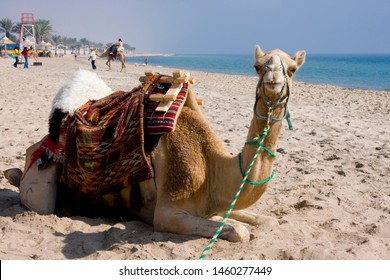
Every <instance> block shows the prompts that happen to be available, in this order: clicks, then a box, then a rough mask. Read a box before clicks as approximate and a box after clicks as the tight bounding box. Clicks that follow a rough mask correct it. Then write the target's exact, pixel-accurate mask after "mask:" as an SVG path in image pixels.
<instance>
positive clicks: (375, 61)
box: [126, 54, 390, 91]
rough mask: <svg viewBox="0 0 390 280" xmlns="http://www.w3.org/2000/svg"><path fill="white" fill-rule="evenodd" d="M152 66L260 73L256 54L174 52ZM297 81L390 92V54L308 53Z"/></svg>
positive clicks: (142, 61)
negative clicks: (188, 53) (254, 55)
mask: <svg viewBox="0 0 390 280" xmlns="http://www.w3.org/2000/svg"><path fill="white" fill-rule="evenodd" d="M145 58H146V57H142V56H140V57H127V58H126V61H127V63H130V64H139V65H143V64H145ZM148 65H149V66H154V67H159V66H161V67H170V68H179V69H186V70H200V71H205V72H212V73H225V74H236V75H245V76H256V73H255V70H254V68H253V55H244V54H242V55H179V54H178V55H172V56H150V57H148ZM294 80H295V81H299V82H304V83H310V84H323V85H335V86H341V87H346V88H352V89H373V90H385V91H390V54H389V55H382V54H381V55H379V54H375V55H368V54H367V55H357V54H353V55H345V54H343V55H341V54H340V55H334V54H332V55H325V54H307V55H306V61H305V64H304V65H303V66H302V67H301V68H300V69H299V70H298V71H297V72H296V75H295V78H294Z"/></svg>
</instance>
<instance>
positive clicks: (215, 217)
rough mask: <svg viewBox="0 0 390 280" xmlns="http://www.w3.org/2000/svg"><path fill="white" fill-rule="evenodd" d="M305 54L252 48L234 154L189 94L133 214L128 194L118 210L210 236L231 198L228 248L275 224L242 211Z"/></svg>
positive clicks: (258, 180)
mask: <svg viewBox="0 0 390 280" xmlns="http://www.w3.org/2000/svg"><path fill="white" fill-rule="evenodd" d="M305 56H306V53H305V51H298V52H296V53H295V55H294V56H289V55H288V54H287V53H285V52H283V51H281V50H279V49H277V50H272V51H269V52H267V53H265V52H263V51H262V49H261V48H260V47H259V46H256V48H255V54H254V58H255V63H254V68H255V70H256V72H257V75H258V76H259V82H258V85H257V87H256V98H255V100H254V107H253V117H252V120H251V122H250V126H249V131H248V134H247V136H246V139H245V144H244V146H243V148H242V150H241V152H240V153H239V154H238V155H231V154H230V153H229V152H228V151H227V150H226V149H225V147H224V145H223V144H222V142H221V141H220V140H219V139H218V137H217V136H216V134H215V133H214V132H213V131H212V130H211V128H210V127H209V125H208V124H207V120H206V118H205V117H204V115H203V113H202V111H201V109H200V107H199V105H198V104H197V102H196V98H195V97H194V94H189V95H188V97H187V100H186V103H185V106H184V107H183V109H182V111H181V114H180V117H179V119H178V122H177V125H176V129H175V130H174V132H171V133H168V134H165V135H164V136H162V137H161V139H160V141H159V143H158V145H157V146H156V148H155V149H154V150H153V153H152V162H153V168H154V178H152V179H148V180H145V181H142V182H139V191H140V197H141V201H140V202H141V206H140V208H138V209H136V210H134V208H132V205H131V201H132V200H131V198H132V195H133V193H132V192H131V190H130V188H125V189H122V190H121V192H120V200H121V203H122V205H123V207H124V208H125V209H128V210H127V211H129V212H131V213H132V215H133V216H136V217H137V218H138V219H140V220H142V221H144V222H146V223H148V224H151V225H153V228H154V230H155V231H159V232H169V233H176V234H184V235H196V236H200V237H207V238H210V237H212V236H213V235H214V233H215V231H216V230H217V229H218V227H219V225H220V222H221V220H222V217H223V216H224V215H225V213H226V212H227V210H228V208H230V207H231V205H232V201H234V199H235V200H236V203H235V205H234V209H232V211H231V213H230V217H229V218H230V219H228V220H227V221H226V224H225V226H224V227H223V228H222V229H221V231H220V234H219V236H218V237H219V238H222V239H225V240H228V241H231V242H248V241H249V240H250V233H249V230H248V228H247V226H246V225H266V226H270V227H273V226H278V225H279V223H278V221H277V219H275V218H273V217H268V216H264V215H260V214H257V213H251V212H248V211H247V210H245V208H248V207H249V206H251V205H253V204H254V203H255V202H257V201H258V200H259V199H260V197H261V196H262V195H263V194H264V193H265V191H266V190H267V188H268V185H269V181H270V179H271V178H272V174H273V163H274V160H275V157H274V154H275V153H276V149H277V144H278V139H279V135H280V133H281V127H282V121H281V120H282V119H284V118H285V117H286V115H287V103H288V99H289V96H290V94H291V92H290V90H291V80H292V77H293V76H294V73H295V71H296V70H297V69H299V68H300V67H301V66H302V65H303V64H304V61H305ZM260 144H261V145H260ZM257 152H258V154H257V157H256V156H255V155H256V153H257ZM248 169H250V170H249V171H247V170H248ZM10 173H12V172H9V173H8V174H7V172H5V175H6V178H8V179H9V181H10V182H11V183H12V182H13V183H14V184H15V185H18V182H19V180H20V176H21V171H20V170H19V171H18V172H14V173H13V174H10ZM244 174H245V175H244ZM11 175H12V176H11ZM244 177H245V178H244ZM243 178H244V179H246V180H244V181H243ZM240 184H241V185H242V189H241V192H240V194H239V196H238V198H237V190H238V187H239V186H240ZM235 197H236V198H235ZM103 200H104V202H105V203H106V204H107V205H110V206H114V205H115V203H117V202H118V198H117V197H115V196H114V195H113V194H106V195H104V196H103Z"/></svg>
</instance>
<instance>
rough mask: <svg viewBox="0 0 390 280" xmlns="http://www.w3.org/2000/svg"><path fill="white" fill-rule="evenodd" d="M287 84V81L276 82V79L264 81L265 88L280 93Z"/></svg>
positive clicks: (270, 91)
mask: <svg viewBox="0 0 390 280" xmlns="http://www.w3.org/2000/svg"><path fill="white" fill-rule="evenodd" d="M284 85H285V81H284V80H283V82H276V81H264V89H265V90H266V91H268V92H269V93H275V94H279V93H280V92H281V91H282V90H283V87H284Z"/></svg>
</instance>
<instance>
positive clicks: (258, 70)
mask: <svg viewBox="0 0 390 280" xmlns="http://www.w3.org/2000/svg"><path fill="white" fill-rule="evenodd" d="M253 67H255V69H256V71H257V72H260V70H261V67H260V66H259V65H254V66H253Z"/></svg>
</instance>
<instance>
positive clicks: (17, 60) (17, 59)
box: [12, 48, 19, 68]
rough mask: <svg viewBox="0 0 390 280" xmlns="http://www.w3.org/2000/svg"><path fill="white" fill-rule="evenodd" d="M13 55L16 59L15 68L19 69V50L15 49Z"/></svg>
mask: <svg viewBox="0 0 390 280" xmlns="http://www.w3.org/2000/svg"><path fill="white" fill-rule="evenodd" d="M12 55H13V56H14V58H15V63H14V67H15V68H17V67H18V63H19V49H18V48H14V51H13V52H12Z"/></svg>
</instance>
